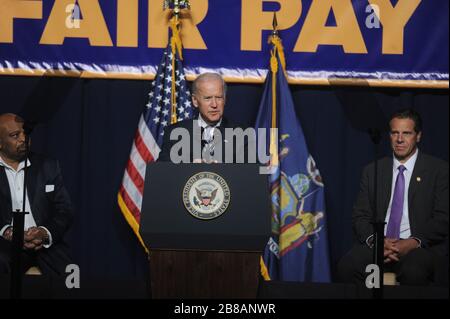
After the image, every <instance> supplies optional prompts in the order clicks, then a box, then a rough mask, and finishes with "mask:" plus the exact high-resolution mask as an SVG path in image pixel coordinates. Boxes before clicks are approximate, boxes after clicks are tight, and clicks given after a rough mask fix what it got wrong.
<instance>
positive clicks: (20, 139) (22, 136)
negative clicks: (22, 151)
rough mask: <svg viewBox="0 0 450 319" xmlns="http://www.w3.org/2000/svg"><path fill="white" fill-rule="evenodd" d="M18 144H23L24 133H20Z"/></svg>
mask: <svg viewBox="0 0 450 319" xmlns="http://www.w3.org/2000/svg"><path fill="white" fill-rule="evenodd" d="M19 142H20V143H25V133H24V132H21V133H20V134H19Z"/></svg>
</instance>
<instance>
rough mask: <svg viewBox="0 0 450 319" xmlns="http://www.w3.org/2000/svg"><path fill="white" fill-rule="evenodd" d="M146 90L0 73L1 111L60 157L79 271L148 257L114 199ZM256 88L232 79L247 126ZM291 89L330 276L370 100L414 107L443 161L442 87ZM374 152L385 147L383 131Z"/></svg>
mask: <svg viewBox="0 0 450 319" xmlns="http://www.w3.org/2000/svg"><path fill="white" fill-rule="evenodd" d="M149 90H150V82H147V81H131V80H91V79H70V78H37V77H9V76H1V77H0V96H1V102H0V112H2V113H3V112H19V111H21V110H22V111H23V108H24V107H25V106H26V111H27V112H28V114H33V115H34V116H35V117H36V118H38V119H41V120H43V121H46V123H44V124H42V125H39V126H37V127H36V129H35V130H34V132H33V135H32V142H33V146H32V149H33V150H35V151H37V152H43V153H47V154H49V155H51V156H53V157H55V158H58V159H59V160H60V162H61V166H62V170H63V175H64V179H65V183H66V185H67V187H68V189H69V191H70V194H71V196H72V198H73V201H74V203H75V206H76V209H77V215H76V218H75V222H74V225H73V227H72V229H71V231H70V233H69V234H68V241H69V243H70V244H71V246H72V250H73V255H74V258H75V261H76V262H77V263H78V264H79V265H80V269H81V273H82V275H84V276H92V277H97V278H123V279H145V278H147V277H148V264H147V260H146V256H145V254H144V252H143V250H142V248H141V247H140V245H139V243H138V241H137V239H136V237H135V236H134V234H133V232H132V230H131V228H130V227H129V226H128V225H127V224H126V222H125V220H124V218H123V216H122V214H121V213H120V211H119V208H118V206H117V190H118V189H119V185H120V182H121V179H122V176H123V171H124V168H125V165H126V161H127V160H128V156H129V152H130V147H131V143H132V141H133V137H134V133H135V131H136V127H137V124H138V120H139V116H140V115H141V113H142V109H143V107H144V106H145V104H146V103H147V100H148V93H149ZM262 90H263V85H262V84H261V85H256V84H255V85H253V84H252V85H250V84H246V85H244V84H231V85H229V91H228V92H229V93H228V100H227V105H226V111H225V114H226V116H227V117H229V118H230V119H231V120H233V121H236V122H240V123H243V124H248V125H249V126H251V125H252V124H253V123H254V121H255V119H256V113H257V110H258V106H259V103H260V100H261V96H262ZM291 91H292V94H293V98H294V102H295V107H296V113H297V117H298V119H299V121H300V123H301V125H302V128H303V131H304V134H305V138H306V142H307V144H308V148H309V151H310V152H311V154H312V155H313V157H314V159H315V161H316V163H317V165H318V167H319V168H320V171H321V175H322V177H323V179H324V183H325V185H326V190H325V199H326V207H327V223H328V240H329V249H330V264H331V267H332V275H333V276H334V274H335V267H336V263H337V261H338V260H339V258H340V257H341V256H342V255H343V254H345V252H346V251H347V250H348V249H349V248H350V247H351V244H352V233H351V208H352V205H353V201H354V199H355V197H356V192H357V190H358V185H359V178H360V173H361V170H362V168H363V166H364V165H365V164H367V163H368V162H370V161H371V160H372V159H373V154H374V151H373V147H372V144H371V142H370V139H369V136H368V135H367V134H366V133H365V132H363V131H362V130H361V128H360V127H358V125H357V123H359V122H361V121H362V120H363V119H364V116H366V115H367V113H366V112H365V110H366V109H367V107H368V105H370V104H371V103H372V104H373V103H374V101H375V103H376V104H377V105H379V106H380V109H381V111H382V113H383V114H385V116H388V115H389V114H390V113H391V112H393V111H394V110H396V109H398V108H400V107H406V106H412V107H414V108H415V109H417V110H418V111H419V112H420V113H421V114H422V116H423V120H424V135H423V141H422V143H421V145H420V149H421V150H423V151H424V152H427V153H429V154H432V155H435V156H438V157H440V158H443V159H445V160H448V155H449V154H448V145H449V141H448V139H449V120H448V119H449V114H448V113H449V96H448V90H423V89H420V90H419V89H417V90H415V89H382V88H377V89H361V88H353V87H346V88H339V89H338V88H335V87H310V86H291ZM338 93H339V94H338ZM358 117H359V118H360V119H361V121H358ZM355 122H356V124H355ZM380 149H381V153H383V154H388V153H389V145H388V139H387V135H384V138H383V142H382V145H381V147H380Z"/></svg>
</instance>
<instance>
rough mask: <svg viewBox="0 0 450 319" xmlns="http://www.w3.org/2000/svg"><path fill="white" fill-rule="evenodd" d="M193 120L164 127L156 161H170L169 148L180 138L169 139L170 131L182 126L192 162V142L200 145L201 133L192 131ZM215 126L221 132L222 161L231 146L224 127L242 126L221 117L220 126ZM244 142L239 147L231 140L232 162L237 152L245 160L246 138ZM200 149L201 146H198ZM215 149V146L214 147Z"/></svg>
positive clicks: (234, 127) (246, 152) (246, 153)
mask: <svg viewBox="0 0 450 319" xmlns="http://www.w3.org/2000/svg"><path fill="white" fill-rule="evenodd" d="M194 120H195V119H191V120H186V121H181V122H178V123H176V124H173V125H170V126H168V127H166V128H165V130H164V139H163V144H162V148H161V152H160V154H159V157H158V161H161V162H170V161H171V160H170V150H171V148H172V147H173V146H174V145H175V144H177V143H178V142H179V141H180V140H181V137H179V139H178V140H174V141H173V140H170V134H171V132H172V131H173V130H175V129H177V128H184V129H186V130H187V131H188V132H189V134H190V156H189V158H190V162H193V160H194V155H195V154H194V150H193V145H194V143H197V144H198V145H202V143H201V140H200V139H201V134H199V136H195V135H194V132H193V131H194ZM217 128H218V129H219V131H220V132H221V134H222V141H221V143H222V157H221V158H222V163H224V162H225V155H226V150H227V148H228V147H229V146H231V144H230V142H231V141H228V140H226V138H225V137H226V136H225V135H226V134H225V129H226V128H232V129H236V128H242V127H241V126H239V125H236V124H233V123H231V122H229V121H228V120H227V119H226V118H222V122H221V123H220V126H218V127H217ZM244 142H245V143H244V145H242V146H241V148H237V147H236V140H233V146H234V147H233V148H232V152H233V154H232V156H233V157H232V158H233V162H234V163H236V162H237V161H236V159H237V157H238V154H241V152H242V154H243V155H244V156H243V158H244V162H247V158H248V157H247V155H248V149H247V146H248V140H247V139H246V140H245V141H244ZM200 149H201V147H200ZM216 149H217V147H216ZM180 155H181V154H180Z"/></svg>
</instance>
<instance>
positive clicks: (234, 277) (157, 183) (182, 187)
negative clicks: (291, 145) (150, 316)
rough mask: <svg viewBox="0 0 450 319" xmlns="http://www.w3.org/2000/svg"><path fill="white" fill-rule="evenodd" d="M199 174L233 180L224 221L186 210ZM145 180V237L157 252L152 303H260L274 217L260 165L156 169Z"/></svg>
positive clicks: (153, 255) (152, 269)
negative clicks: (220, 300) (218, 300)
mask: <svg viewBox="0 0 450 319" xmlns="http://www.w3.org/2000/svg"><path fill="white" fill-rule="evenodd" d="M198 173H201V174H202V173H206V174H209V173H213V174H215V176H219V177H220V178H222V180H223V181H225V182H226V184H227V186H228V189H229V204H228V207H227V209H226V210H225V211H224V212H223V213H222V215H220V216H218V217H215V218H211V219H201V218H199V217H198V216H195V214H192V213H190V212H189V211H188V208H186V203H185V202H186V198H187V197H188V196H187V194H186V185H187V184H189V181H192V178H193V177H194V176H203V175H198ZM145 180H146V181H148V183H147V182H146V185H145V191H144V201H143V205H142V207H143V209H142V216H141V227H140V233H141V236H142V238H143V240H144V242H145V244H146V245H147V247H149V249H150V256H149V259H150V278H151V289H152V297H153V298H158V299H160V298H173V299H178V298H256V294H257V289H258V284H259V278H260V257H261V254H262V252H263V250H264V247H265V245H266V243H267V241H268V238H269V235H270V216H271V211H270V202H269V200H270V198H269V193H268V182H267V176H266V175H260V174H259V166H258V165H256V164H234V165H232V164H179V165H176V164H172V163H154V164H151V165H149V166H148V167H147V172H146V179H145ZM199 183H200V184H199V185H205V184H208V182H206V183H204V182H203V179H202V181H200V182H199ZM195 185H197V184H194V187H195ZM183 193H184V194H183ZM188 207H189V205H188ZM203 217H204V216H203Z"/></svg>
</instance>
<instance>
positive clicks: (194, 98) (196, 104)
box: [192, 95, 198, 108]
mask: <svg viewBox="0 0 450 319" xmlns="http://www.w3.org/2000/svg"><path fill="white" fill-rule="evenodd" d="M192 104H194V107H195V108H197V107H198V101H197V98H196V97H195V95H192Z"/></svg>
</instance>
